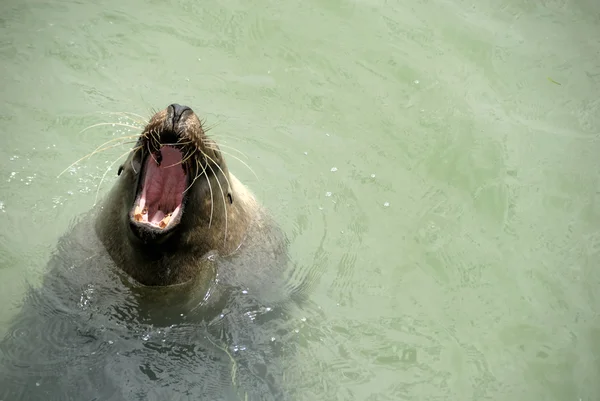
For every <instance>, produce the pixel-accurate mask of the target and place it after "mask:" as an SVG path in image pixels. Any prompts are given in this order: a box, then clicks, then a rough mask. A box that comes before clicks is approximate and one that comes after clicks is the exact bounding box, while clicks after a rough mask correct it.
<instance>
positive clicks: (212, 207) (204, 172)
mask: <svg viewBox="0 0 600 401" xmlns="http://www.w3.org/2000/svg"><path fill="white" fill-rule="evenodd" d="M198 167H200V162H199V161H198V160H196V171H198V170H199V169H198ZM202 174H204V175H205V176H206V182H207V183H208V188H209V192H210V219H209V220H208V228H210V226H211V224H212V218H213V209H214V202H213V193H212V186H211V185H210V180H209V178H208V174H206V168H205V167H202V173H200V174H198V173H196V177H194V180H193V181H192V183H191V184H190V185H189V186H188V187H187V188H186V189H185V191H183V193H184V194H185V193H186V192H187V191H188V189H190V188H191V187H192V185H194V183H195V182H196V180H197V179H198V177H200V176H201V175H202Z"/></svg>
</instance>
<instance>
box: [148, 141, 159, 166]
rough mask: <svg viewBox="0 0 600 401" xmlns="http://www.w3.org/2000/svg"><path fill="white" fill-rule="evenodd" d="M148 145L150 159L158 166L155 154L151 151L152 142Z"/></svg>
mask: <svg viewBox="0 0 600 401" xmlns="http://www.w3.org/2000/svg"><path fill="white" fill-rule="evenodd" d="M146 145H147V146H146V147H147V148H148V153H149V154H150V157H151V158H152V159H153V160H154V162H155V163H156V164H157V165H158V160H156V157H154V153H152V150H151V149H150V142H146Z"/></svg>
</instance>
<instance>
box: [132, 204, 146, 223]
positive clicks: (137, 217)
mask: <svg viewBox="0 0 600 401" xmlns="http://www.w3.org/2000/svg"><path fill="white" fill-rule="evenodd" d="M142 213H143V212H142V207H141V206H140V205H137V206H136V207H135V210H134V211H133V218H134V219H135V221H142V220H143V219H144V217H143V216H142Z"/></svg>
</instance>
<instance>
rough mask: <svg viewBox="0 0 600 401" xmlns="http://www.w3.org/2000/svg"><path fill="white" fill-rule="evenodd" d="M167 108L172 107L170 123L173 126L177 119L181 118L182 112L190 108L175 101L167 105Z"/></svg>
mask: <svg viewBox="0 0 600 401" xmlns="http://www.w3.org/2000/svg"><path fill="white" fill-rule="evenodd" d="M169 108H171V109H172V111H173V114H172V123H173V126H175V125H176V124H177V123H178V122H179V120H180V119H181V116H182V115H183V113H185V112H186V111H188V110H191V109H190V108H189V107H187V106H182V105H180V104H177V103H173V104H171V105H170V106H169Z"/></svg>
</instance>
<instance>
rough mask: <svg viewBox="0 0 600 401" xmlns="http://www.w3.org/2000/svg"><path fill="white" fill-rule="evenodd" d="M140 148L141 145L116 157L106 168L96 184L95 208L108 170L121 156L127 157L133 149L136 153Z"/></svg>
mask: <svg viewBox="0 0 600 401" xmlns="http://www.w3.org/2000/svg"><path fill="white" fill-rule="evenodd" d="M140 148H141V145H140V146H138V147H137V148H133V149H130V150H128V151H127V152H125V153H123V154H122V155H121V156H119V157H117V158H116V159H115V160H114V161H113V162H112V163H111V164H110V166H108V168H107V169H106V171H105V172H104V174H103V175H102V179H101V180H100V183H99V184H98V189H97V190H96V199H95V200H94V206H96V204H97V203H98V194H99V193H100V186H101V185H102V181H104V178H105V177H106V174H107V173H108V172H109V171H110V169H111V168H112V166H113V165H114V164H115V163H116V162H117V161H119V159H120V158H121V157H123V156H126V155H128V154H129V153H131V152H132V151H133V150H134V149H135V150H136V151H137V150H139V149H140Z"/></svg>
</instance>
